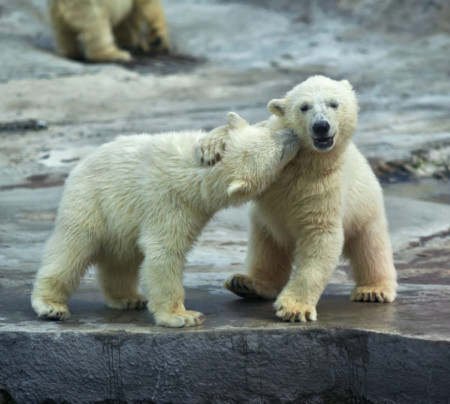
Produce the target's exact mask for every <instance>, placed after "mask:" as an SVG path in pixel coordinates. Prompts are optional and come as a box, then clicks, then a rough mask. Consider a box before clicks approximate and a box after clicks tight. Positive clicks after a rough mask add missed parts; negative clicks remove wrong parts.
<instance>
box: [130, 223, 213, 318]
mask: <svg viewBox="0 0 450 404" xmlns="http://www.w3.org/2000/svg"><path fill="white" fill-rule="evenodd" d="M174 216H175V215H174ZM181 223H182V222H181V221H179V222H178V224H177V225H176V224H175V223H173V225H172V226H171V224H170V221H167V223H166V226H167V228H168V229H169V233H170V234H164V235H160V236H159V237H158V236H154V235H151V236H150V235H144V236H143V237H141V240H140V242H139V245H140V246H141V248H142V251H144V256H145V258H144V261H143V262H142V265H141V280H142V284H143V285H144V287H145V289H146V291H147V293H148V310H149V311H150V312H151V313H152V314H153V316H154V318H155V322H156V325H161V326H165V327H191V326H194V325H200V324H202V323H203V321H204V320H205V316H204V315H203V314H202V313H200V312H197V311H191V310H186V309H185V307H184V288H183V285H182V279H183V268H184V265H185V262H186V254H187V252H188V250H189V248H190V246H191V244H192V243H189V242H188V236H187V235H186V234H184V232H183V230H186V229H183V226H182V225H181ZM172 231H173V232H174V233H176V235H175V234H173V233H172Z"/></svg>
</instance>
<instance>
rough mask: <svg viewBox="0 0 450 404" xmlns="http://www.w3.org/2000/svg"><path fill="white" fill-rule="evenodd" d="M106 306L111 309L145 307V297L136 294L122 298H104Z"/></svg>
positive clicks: (137, 308)
mask: <svg viewBox="0 0 450 404" xmlns="http://www.w3.org/2000/svg"><path fill="white" fill-rule="evenodd" d="M106 300H107V302H106V304H107V306H108V307H110V308H111V309H136V310H139V309H145V308H146V307H147V299H146V297H145V296H143V295H136V296H130V297H124V298H115V299H111V298H109V299H106Z"/></svg>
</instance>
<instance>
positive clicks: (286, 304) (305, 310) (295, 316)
mask: <svg viewBox="0 0 450 404" xmlns="http://www.w3.org/2000/svg"><path fill="white" fill-rule="evenodd" d="M274 307H275V309H276V311H277V316H278V317H280V318H281V319H283V320H284V321H291V322H294V321H308V320H309V321H316V320H317V312H316V308H315V306H311V305H309V304H304V303H302V302H300V301H299V300H298V299H297V298H295V297H291V296H279V297H278V299H277V300H276V301H275V303H274Z"/></svg>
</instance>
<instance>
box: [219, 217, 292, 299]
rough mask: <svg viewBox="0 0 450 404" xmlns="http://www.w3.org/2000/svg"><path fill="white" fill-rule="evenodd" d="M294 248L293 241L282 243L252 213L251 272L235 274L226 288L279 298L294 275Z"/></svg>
mask: <svg viewBox="0 0 450 404" xmlns="http://www.w3.org/2000/svg"><path fill="white" fill-rule="evenodd" d="M293 251H294V248H293V246H291V245H289V242H287V243H286V245H280V244H279V243H278V242H277V241H276V240H275V239H274V238H273V236H272V235H271V234H270V233H269V231H268V229H267V228H266V227H265V226H264V225H262V224H261V223H259V222H258V221H257V220H255V215H254V214H252V220H251V225H250V239H249V246H248V253H247V263H246V266H247V273H248V275H242V274H234V275H232V276H231V277H230V278H229V279H228V280H227V281H226V282H225V285H224V286H225V288H226V289H228V290H230V291H231V292H233V293H235V294H236V295H238V296H240V297H243V298H254V297H261V298H265V299H274V298H276V297H277V296H278V294H279V293H280V291H281V290H282V289H283V288H284V286H285V285H286V283H287V282H288V280H289V277H290V275H291V271H292V259H293Z"/></svg>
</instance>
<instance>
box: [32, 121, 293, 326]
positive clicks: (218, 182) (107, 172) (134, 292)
mask: <svg viewBox="0 0 450 404" xmlns="http://www.w3.org/2000/svg"><path fill="white" fill-rule="evenodd" d="M228 135H229V142H228V144H227V150H226V151H225V152H224V153H223V155H222V161H221V162H220V164H216V165H215V166H212V167H202V166H201V165H200V164H199V162H198V147H199V142H200V140H201V139H204V138H205V137H208V136H214V131H213V132H211V133H205V132H201V131H198V132H177V133H165V134H159V135H133V136H126V137H125V136H121V137H118V138H117V139H116V140H114V141H112V142H110V143H107V144H105V145H103V146H101V147H100V148H99V149H98V150H97V151H96V152H94V153H93V154H92V155H91V156H89V157H87V158H86V159H85V160H84V161H82V162H81V163H80V164H79V165H78V166H77V167H76V168H75V169H74V170H73V171H72V173H71V174H70V176H69V177H68V179H67V181H66V185H65V190H64V194H63V197H62V201H61V205H60V208H59V213H58V217H57V220H56V225H55V230H54V233H53V235H52V236H51V237H50V239H49V240H48V242H47V245H46V249H45V253H44V258H43V263H42V266H41V268H40V269H39V271H38V273H37V278H36V281H35V285H34V289H33V292H32V297H31V302H32V306H33V308H34V310H35V311H36V313H37V314H38V316H40V317H46V318H49V319H57V320H63V319H66V318H68V317H69V310H68V307H67V301H68V299H69V297H70V295H71V294H72V292H73V291H74V290H75V289H76V287H77V286H78V284H79V282H80V279H81V277H82V276H83V274H84V273H85V271H86V269H87V268H88V267H89V266H90V265H91V264H95V265H96V266H97V268H98V279H99V282H100V285H101V287H102V291H103V295H104V299H105V301H106V303H107V305H108V306H109V307H113V308H119V309H122V308H143V307H145V306H146V304H147V298H148V308H149V311H150V312H151V313H152V314H153V315H154V318H155V321H156V324H157V325H162V326H167V327H184V326H193V325H198V324H201V323H203V321H204V316H203V314H202V313H199V312H196V311H190V310H186V309H185V307H184V289H183V286H182V271H183V267H184V264H185V259H186V254H187V253H188V251H189V250H190V248H191V247H192V245H193V243H194V241H195V240H196V238H197V236H198V235H199V233H200V231H201V230H202V228H203V227H204V226H205V224H206V223H207V222H208V220H209V219H210V218H211V217H212V216H213V215H214V213H216V212H217V211H218V210H219V209H222V208H225V207H227V206H230V205H237V204H241V203H243V202H246V201H248V200H250V199H252V198H254V197H257V196H258V195H259V194H260V193H261V192H262V191H263V190H264V189H266V188H267V187H268V186H269V184H270V183H271V182H272V181H273V180H274V179H275V178H276V177H277V175H278V174H279V173H280V171H281V170H282V169H283V167H284V166H285V165H286V164H287V163H288V162H289V161H290V160H291V159H292V158H293V157H294V156H295V155H296V153H297V152H298V150H299V146H298V139H297V138H296V136H295V135H294V134H293V132H292V131H290V130H282V131H280V132H276V133H275V132H272V131H271V130H269V129H268V128H255V127H252V126H249V125H248V124H247V122H245V121H244V120H243V119H242V118H241V117H239V116H238V115H237V114H235V113H229V114H228ZM139 273H140V277H141V281H142V284H143V286H144V288H145V291H146V297H144V296H143V295H141V294H140V293H139V292H138V277H139Z"/></svg>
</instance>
